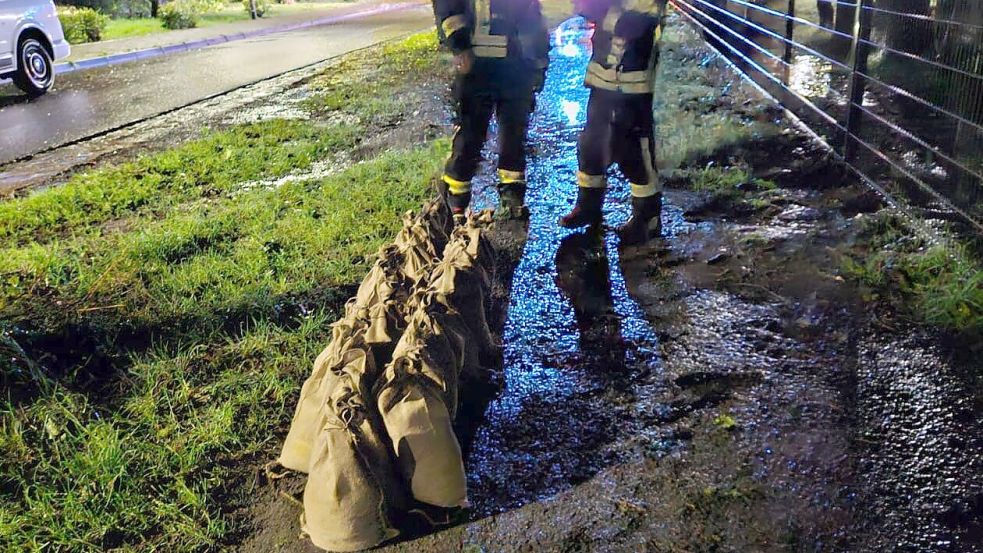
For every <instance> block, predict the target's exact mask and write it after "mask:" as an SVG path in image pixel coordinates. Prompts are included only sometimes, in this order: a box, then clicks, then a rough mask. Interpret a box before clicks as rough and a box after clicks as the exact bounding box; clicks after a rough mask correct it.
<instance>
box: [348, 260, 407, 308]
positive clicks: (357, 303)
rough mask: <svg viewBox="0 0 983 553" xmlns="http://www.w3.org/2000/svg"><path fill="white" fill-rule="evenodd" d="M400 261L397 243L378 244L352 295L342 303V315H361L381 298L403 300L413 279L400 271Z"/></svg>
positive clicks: (401, 264) (379, 301)
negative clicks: (367, 270)
mask: <svg viewBox="0 0 983 553" xmlns="http://www.w3.org/2000/svg"><path fill="white" fill-rule="evenodd" d="M404 263H405V259H404V256H403V253H402V252H401V251H400V249H399V248H398V247H397V246H395V245H393V244H390V245H388V246H384V247H383V248H381V249H380V250H379V253H378V256H377V259H376V262H375V263H374V264H373V265H372V268H371V269H370V270H369V274H367V275H366V276H365V278H364V279H362V283H361V284H360V285H359V287H358V292H356V294H355V297H354V298H352V299H351V300H349V301H348V303H347V304H346V305H345V315H346V317H361V318H365V317H366V316H367V315H366V314H365V313H364V311H365V310H368V309H370V308H371V307H372V306H374V305H376V304H378V303H382V302H385V301H389V300H392V301H396V302H400V303H404V302H406V300H407V299H409V297H410V295H411V294H412V293H413V288H414V281H413V280H412V279H410V278H408V277H407V275H406V273H405V272H404V271H403V265H404Z"/></svg>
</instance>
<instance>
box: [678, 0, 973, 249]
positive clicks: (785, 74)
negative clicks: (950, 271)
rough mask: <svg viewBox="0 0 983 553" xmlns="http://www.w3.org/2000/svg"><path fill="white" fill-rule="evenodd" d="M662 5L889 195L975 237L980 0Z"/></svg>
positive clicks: (684, 0) (738, 0)
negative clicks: (954, 223) (675, 11)
mask: <svg viewBox="0 0 983 553" xmlns="http://www.w3.org/2000/svg"><path fill="white" fill-rule="evenodd" d="M671 3H672V4H673V5H674V6H675V7H676V8H677V9H678V10H679V11H680V12H681V13H682V14H683V15H685V16H686V17H687V18H688V19H689V20H690V21H691V22H692V23H694V24H695V25H696V26H697V27H698V28H699V29H700V30H701V31H702V32H703V34H704V36H705V38H706V39H707V40H708V41H709V42H710V43H711V44H713V45H714V46H715V47H716V48H717V49H718V50H720V51H721V52H722V53H724V54H725V55H726V56H727V57H728V58H729V59H730V60H731V61H732V62H734V64H735V65H737V67H738V68H739V69H741V70H742V71H744V72H745V74H747V75H748V76H749V77H751V78H752V79H753V80H754V81H755V82H757V83H758V84H759V85H760V86H761V87H762V88H764V89H765V90H766V91H767V92H769V93H770V94H771V95H772V96H774V97H775V98H776V99H777V100H778V101H779V102H780V103H781V104H782V105H783V106H784V107H786V108H787V109H788V110H789V111H791V112H792V113H793V114H795V115H796V116H797V117H798V118H799V119H801V120H802V121H803V122H804V123H805V124H806V125H807V126H809V128H811V129H812V130H813V131H814V132H815V133H816V134H817V135H818V136H819V137H820V138H821V139H823V140H824V141H825V142H826V143H827V144H828V145H829V146H830V147H831V148H832V149H833V151H834V152H835V153H836V154H837V155H838V156H839V157H841V158H842V159H844V160H845V161H846V162H847V163H849V164H850V166H851V167H853V168H854V169H855V170H856V171H857V172H858V173H859V174H860V175H861V177H863V178H864V180H866V181H867V182H868V183H869V184H870V185H872V186H874V187H875V188H877V189H879V190H880V191H881V192H882V193H884V194H885V195H886V196H887V197H888V199H889V200H893V201H895V202H896V203H898V204H900V205H902V206H903V207H905V208H906V209H908V210H909V211H910V212H912V213H913V214H914V215H916V216H921V217H931V218H942V219H950V220H954V221H958V222H960V223H962V224H964V225H966V226H967V227H968V228H969V229H972V230H975V231H976V232H983V1H980V0H852V1H850V2H847V1H839V0H671Z"/></svg>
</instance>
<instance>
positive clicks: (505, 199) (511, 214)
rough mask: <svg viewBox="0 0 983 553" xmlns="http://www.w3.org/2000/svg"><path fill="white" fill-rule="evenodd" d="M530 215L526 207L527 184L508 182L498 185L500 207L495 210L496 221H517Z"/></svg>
mask: <svg viewBox="0 0 983 553" xmlns="http://www.w3.org/2000/svg"><path fill="white" fill-rule="evenodd" d="M528 217H529V208H528V207H526V185H525V184H522V183H517V182H514V183H508V184H499V185H498V209H496V210H495V220H496V221H517V220H524V219H526V218H528Z"/></svg>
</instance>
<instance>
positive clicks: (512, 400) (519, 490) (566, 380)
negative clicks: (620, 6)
mask: <svg viewBox="0 0 983 553" xmlns="http://www.w3.org/2000/svg"><path fill="white" fill-rule="evenodd" d="M589 55H590V31H589V30H587V29H585V28H583V25H582V20H579V19H573V20H569V21H567V22H566V23H565V24H563V25H561V26H560V28H558V29H557V30H556V31H555V32H554V34H553V50H552V53H551V61H550V70H549V74H548V76H547V80H546V86H545V88H544V90H543V91H542V92H541V93H540V94H539V97H538V100H537V110H536V113H535V114H534V116H533V120H532V122H531V125H530V136H529V142H530V149H531V151H532V154H531V155H530V156H529V167H528V169H527V175H528V180H529V191H528V193H527V203H528V204H529V207H530V211H531V217H530V221H529V235H528V240H527V242H526V245H525V250H524V252H523V255H522V259H521V261H520V263H519V265H518V267H517V268H516V270H515V274H514V277H513V282H512V296H511V300H510V305H509V309H508V316H507V321H506V324H505V330H504V336H503V342H504V344H503V345H504V367H505V387H504V390H503V391H502V393H501V395H500V397H498V398H497V399H496V400H495V401H494V402H493V403H492V404H491V405H490V406H489V408H488V410H487V412H486V420H485V421H484V422H483V423H482V426H481V427H480V428H479V430H478V432H477V435H476V436H475V440H474V443H473V445H472V449H471V454H470V456H469V459H468V460H467V464H468V474H469V478H470V480H471V489H472V500H473V502H474V503H475V508H476V512H477V513H478V514H490V513H493V512H496V511H501V510H504V509H507V508H511V507H515V506H517V505H519V504H522V503H524V502H527V501H530V500H534V499H537V498H540V497H544V496H548V495H551V494H553V493H556V492H557V491H560V489H562V488H563V487H564V485H565V483H566V481H567V480H568V478H569V476H570V475H567V474H563V473H564V471H565V470H566V468H567V467H563V466H551V467H548V468H545V467H544V470H543V471H542V472H543V473H548V474H549V477H547V478H545V479H544V481H542V482H524V483H521V485H519V486H513V485H510V483H511V482H512V481H513V480H516V479H518V480H521V479H522V478H523V476H528V475H529V474H535V473H536V472H539V471H536V470H529V465H530V464H533V465H534V464H536V463H537V462H539V461H540V459H538V458H537V456H536V453H534V451H540V450H542V448H543V443H542V442H537V443H536V444H535V447H530V444H529V443H528V439H527V438H525V437H524V438H522V439H516V438H515V436H516V430H515V428H516V427H519V426H521V425H523V424H524V417H531V416H541V413H540V414H536V412H535V410H533V411H534V412H532V413H526V412H525V409H526V408H527V407H528V405H529V403H530V402H531V401H535V402H536V403H537V404H538V405H539V406H542V405H543V404H544V403H546V404H555V405H556V410H555V411H554V415H555V418H556V420H555V421H553V422H555V424H564V418H565V417H576V416H578V415H583V413H580V414H578V413H573V412H565V411H563V405H564V398H565V397H568V396H570V395H571V394H574V393H575V392H576V391H577V390H578V389H579V388H580V387H581V386H585V385H587V384H586V382H587V381H589V380H591V379H592V374H594V375H596V374H597V372H599V371H604V370H605V369H606V367H604V366H591V363H590V360H591V358H590V357H589V356H584V355H582V354H583V352H581V338H582V337H581V333H580V330H578V326H577V322H576V320H575V316H574V309H573V306H572V305H571V303H570V301H569V299H568V298H567V297H565V296H564V294H563V293H562V292H561V291H560V289H559V287H558V285H557V267H556V255H557V251H558V248H559V246H560V243H561V241H562V240H563V239H564V237H567V236H569V235H570V234H571V233H572V232H583V231H568V230H565V229H562V228H560V227H559V226H558V225H557V224H556V221H557V219H558V218H559V217H560V216H561V215H562V214H564V213H566V212H567V211H568V210H569V209H570V208H571V207H572V205H573V203H574V200H575V198H576V194H577V187H576V171H577V137H578V135H579V133H580V131H581V130H582V129H583V126H584V123H585V121H586V105H587V99H588V90H587V89H586V88H585V87H584V86H583V75H584V70H585V67H586V65H587V61H588V58H589ZM492 130H493V132H494V130H495V129H494V125H493V129H492ZM485 157H486V159H489V158H490V159H491V160H492V161H491V164H493V163H494V154H493V153H492V152H486V156H485ZM491 164H489V165H491ZM482 173H483V175H482V176H479V178H477V179H476V180H475V204H476V205H475V207H476V208H479V209H480V208H484V207H492V206H493V205H494V203H495V202H496V201H497V195H496V194H495V193H494V183H495V181H494V177H493V176H492V175H493V174H494V172H493V171H490V170H487V169H486V170H484V171H482ZM628 203H629V200H628V185H627V183H626V182H625V181H624V179H623V178H621V177H620V176H619V177H616V178H612V179H610V189H609V194H608V199H607V201H606V204H605V219H606V222H607V224H608V225H609V226H611V227H614V226H617V225H619V224H622V223H623V222H624V221H625V220H626V219H627V217H628V210H629V207H628ZM617 241H618V239H617V236H616V235H615V233H614V232H613V231H612V230H606V231H605V234H604V243H605V250H606V253H607V256H608V259H609V267H610V274H609V281H610V286H611V300H612V303H613V311H614V312H615V313H617V315H618V316H619V317H620V332H621V339H622V342H623V343H624V345H625V347H624V351H625V354H624V355H625V359H624V364H625V365H626V366H633V367H638V366H639V365H640V364H646V365H651V366H654V367H657V366H658V364H659V361H658V356H657V355H658V354H657V348H656V346H657V339H656V336H655V334H654V332H653V331H652V329H651V327H650V325H649V324H648V322H647V321H646V320H645V318H644V314H643V312H642V310H641V308H640V307H639V306H638V305H637V304H636V303H635V302H634V300H632V299H631V298H630V297H629V296H628V292H627V288H626V285H625V281H624V276H623V274H622V272H621V268H620V264H619V257H618V243H617ZM543 439H544V440H546V441H548V440H549V437H545V436H544V437H543ZM549 445H550V446H553V447H557V448H564V447H570V448H575V447H577V445H578V444H576V443H554V444H549ZM520 467H524V468H520ZM571 470H573V469H571ZM578 470H579V469H578ZM490 490H494V494H492V492H491V491H490ZM491 495H494V497H492V496H491Z"/></svg>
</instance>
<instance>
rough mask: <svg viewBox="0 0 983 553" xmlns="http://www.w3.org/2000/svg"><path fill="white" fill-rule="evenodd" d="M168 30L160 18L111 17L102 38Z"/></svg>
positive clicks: (110, 38) (148, 33) (140, 34)
mask: <svg viewBox="0 0 983 553" xmlns="http://www.w3.org/2000/svg"><path fill="white" fill-rule="evenodd" d="M166 30H167V29H165V28H164V26H163V25H162V24H161V22H160V19H156V18H153V17H135V18H132V19H110V20H109V23H108V24H107V25H106V30H105V31H103V33H102V40H115V39H118V38H129V37H134V36H145V35H152V34H154V33H162V32H164V31H166Z"/></svg>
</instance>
